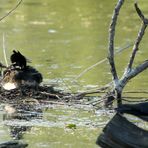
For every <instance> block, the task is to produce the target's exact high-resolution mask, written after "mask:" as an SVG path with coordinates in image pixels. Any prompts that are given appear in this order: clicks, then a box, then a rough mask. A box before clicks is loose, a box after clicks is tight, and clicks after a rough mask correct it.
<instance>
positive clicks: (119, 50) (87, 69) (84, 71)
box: [75, 44, 133, 80]
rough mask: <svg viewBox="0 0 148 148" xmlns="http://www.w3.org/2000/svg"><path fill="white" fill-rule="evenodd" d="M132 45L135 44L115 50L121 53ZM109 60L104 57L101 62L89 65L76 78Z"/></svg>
mask: <svg viewBox="0 0 148 148" xmlns="http://www.w3.org/2000/svg"><path fill="white" fill-rule="evenodd" d="M130 46H133V44H129V45H127V46H125V47H122V48H119V49H118V50H117V51H116V52H115V55H116V54H119V53H121V52H122V51H123V50H125V49H127V48H129V47H130ZM107 60H108V59H107V58H104V59H102V60H101V61H99V62H97V63H95V64H93V65H91V66H90V67H87V68H86V69H84V70H83V71H82V72H81V73H80V74H79V75H78V76H77V77H76V78H75V80H77V79H79V78H80V77H82V76H83V75H84V74H85V73H87V72H88V71H90V70H91V69H93V68H94V67H96V66H98V65H100V64H102V63H104V62H106V61H107Z"/></svg>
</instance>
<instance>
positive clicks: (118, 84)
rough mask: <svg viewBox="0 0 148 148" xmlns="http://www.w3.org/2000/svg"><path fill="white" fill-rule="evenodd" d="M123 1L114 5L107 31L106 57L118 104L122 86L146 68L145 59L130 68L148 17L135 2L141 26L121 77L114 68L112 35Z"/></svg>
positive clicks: (119, 103) (147, 62) (147, 66)
mask: <svg viewBox="0 0 148 148" xmlns="http://www.w3.org/2000/svg"><path fill="white" fill-rule="evenodd" d="M123 3H124V0H119V1H118V3H117V5H116V7H115V10H114V13H113V17H112V22H111V25H110V32H109V57H108V59H109V63H110V66H111V73H112V76H113V81H114V91H115V92H116V94H117V97H116V98H117V103H118V106H119V105H121V104H122V100H121V99H122V97H121V95H122V91H123V88H124V87H125V85H126V84H127V82H128V81H129V80H130V79H132V78H133V77H135V76H137V75H138V74H139V73H141V72H143V71H144V70H146V69H147V68H148V60H145V61H144V62H143V63H142V64H140V65H138V66H137V67H135V68H132V65H133V62H134V59H135V56H136V53H137V51H138V48H139V44H140V42H141V40H142V38H143V36H144V33H145V30H146V28H147V25H148V19H147V18H145V16H144V15H143V13H142V11H141V10H140V8H139V7H138V5H137V3H135V9H136V12H137V14H138V16H139V17H140V18H141V20H142V26H141V28H140V30H139V33H138V36H137V39H136V41H135V44H134V46H133V51H132V54H131V57H130V60H129V63H128V66H127V68H126V71H125V72H124V74H123V76H122V78H121V79H119V78H118V75H117V72H116V68H115V63H114V36H115V27H116V22H117V16H118V14H119V11H120V8H121V6H122V4H123Z"/></svg>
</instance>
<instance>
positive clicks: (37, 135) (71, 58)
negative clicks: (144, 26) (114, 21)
mask: <svg viewBox="0 0 148 148" xmlns="http://www.w3.org/2000/svg"><path fill="white" fill-rule="evenodd" d="M0 2H1V6H0V16H3V15H4V14H6V13H7V12H8V11H9V10H10V9H11V8H12V7H13V6H14V5H15V4H16V3H17V1H14V0H5V1H4V0H1V1H0ZM133 2H134V0H131V1H125V5H124V6H123V8H122V10H121V13H120V18H119V22H118V26H117V28H116V30H117V32H116V39H115V43H116V44H115V46H116V49H119V48H121V47H124V46H126V45H129V44H132V43H133V42H134V40H135V38H136V35H137V32H138V29H139V28H140V25H141V22H140V19H139V18H138V16H137V14H136V12H135V10H134V7H133ZM115 3H116V1H115V0H112V1H111V0H104V1H101V0H81V1H80V0H61V1H58V0H42V1H41V0H24V1H23V3H22V4H21V5H20V6H19V8H17V9H16V10H15V12H14V13H13V14H11V15H10V16H9V17H7V18H6V19H4V20H3V21H1V22H0V43H1V44H0V47H1V50H0V59H1V61H2V62H3V63H4V58H3V52H2V44H3V42H2V38H3V34H5V46H6V49H7V56H8V57H9V56H10V55H11V53H12V50H13V49H17V50H19V51H21V52H22V53H23V54H24V55H26V57H28V59H30V60H32V63H31V65H32V66H34V67H36V68H37V69H38V70H39V71H40V72H41V73H42V74H43V77H44V83H56V84H58V86H59V87H60V88H62V89H64V90H68V91H70V92H72V91H82V90H86V89H90V88H95V87H100V86H103V85H104V84H107V83H109V82H110V81H111V74H110V67H109V65H108V63H107V62H105V63H103V64H101V65H99V66H96V67H94V68H93V69H92V70H91V71H89V72H87V73H85V74H84V75H83V76H82V77H81V78H79V79H77V80H76V79H75V78H76V76H77V75H79V74H80V73H81V72H82V71H83V70H84V69H86V68H87V67H89V66H91V65H93V64H95V63H96V62H98V61H100V60H102V59H104V58H106V57H107V46H108V26H109V23H110V19H111V15H112V11H113V8H114V5H115ZM147 3H148V2H147V1H146V0H141V1H139V6H140V8H141V9H142V10H143V12H144V14H145V15H146V16H147V17H148V11H147V9H148V4H147ZM147 38H148V32H146V34H145V36H144V38H143V40H142V42H141V44H140V49H139V51H138V55H137V56H136V59H135V65H137V64H139V63H141V62H142V61H144V60H146V59H147V47H148V42H147ZM131 49H132V47H131V48H129V49H127V50H125V51H123V52H122V53H121V54H120V55H118V56H116V66H117V69H118V73H119V75H120V76H121V75H122V73H123V71H124V69H125V67H126V65H127V62H128V60H129V57H130V53H131ZM147 82H148V76H147V71H145V72H143V73H142V74H140V75H139V76H137V77H136V78H134V79H133V80H132V81H131V82H130V83H129V84H128V86H127V87H126V90H133V91H135V90H147ZM61 110H62V111H61ZM44 114H45V115H44V116H43V119H42V120H37V121H34V120H33V121H30V122H29V123H28V126H32V127H31V129H30V130H29V131H27V132H26V133H24V135H23V138H24V141H26V142H28V143H29V147H30V148H35V147H46V148H48V147H51V148H54V147H56V148H58V147H64V148H65V147H68V148H69V147H70V148H75V147H80V148H83V147H88V148H91V147H96V145H95V140H96V137H97V135H98V134H99V132H100V130H101V127H102V126H101V127H100V126H99V124H101V123H104V122H106V121H107V120H108V118H107V117H104V116H102V114H99V115H98V114H96V113H95V111H94V112H93V111H92V112H90V111H89V109H88V110H87V111H84V110H80V109H78V108H77V109H76V110H75V109H71V108H67V109H64V108H61V107H60V108H56V109H48V110H46V111H44ZM59 114H60V115H59ZM2 116H3V111H2V112H1V120H2ZM58 116H60V119H59V118H58ZM92 116H93V118H92ZM65 118H66V119H65ZM85 121H88V125H89V126H88V125H87V124H86V123H85ZM57 122H59V124H55V123H57ZM71 122H72V123H75V124H76V125H78V127H77V128H76V130H74V131H73V130H67V129H65V124H68V123H71ZM80 123H82V124H80ZM5 124H6V123H4V122H3V121H2V124H1V125H0V133H2V134H0V135H3V136H2V137H0V141H5V140H8V139H10V134H9V127H8V126H5ZM30 124H31V125H30ZM8 125H9V124H8Z"/></svg>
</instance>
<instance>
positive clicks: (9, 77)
mask: <svg viewBox="0 0 148 148" xmlns="http://www.w3.org/2000/svg"><path fill="white" fill-rule="evenodd" d="M17 73H18V71H16V70H7V71H5V74H4V76H3V79H2V80H1V86H2V87H3V88H4V89H5V90H12V89H15V88H17V87H18V86H19V85H20V84H21V81H20V80H17V79H15V75H17Z"/></svg>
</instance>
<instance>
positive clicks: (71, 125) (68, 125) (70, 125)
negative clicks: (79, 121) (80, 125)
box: [66, 123, 76, 129]
mask: <svg viewBox="0 0 148 148" xmlns="http://www.w3.org/2000/svg"><path fill="white" fill-rule="evenodd" d="M66 128H69V129H76V124H72V123H70V124H67V125H66Z"/></svg>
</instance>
